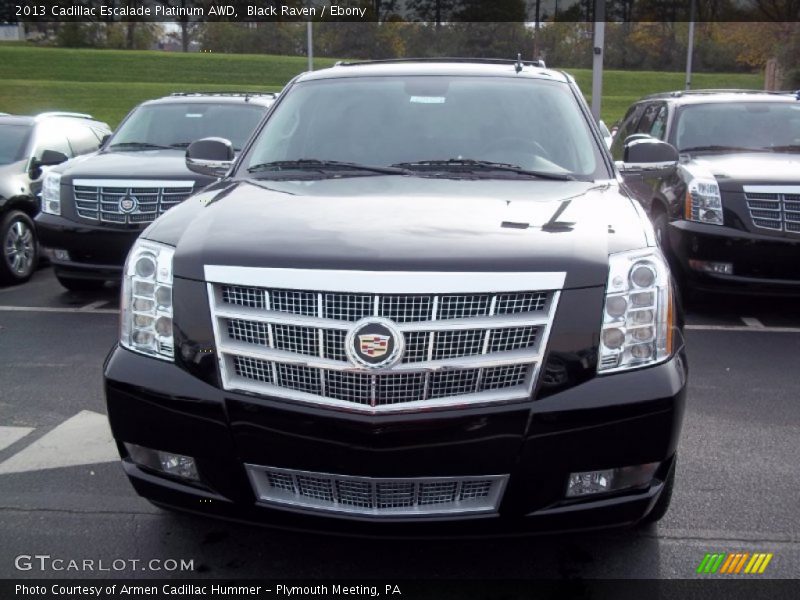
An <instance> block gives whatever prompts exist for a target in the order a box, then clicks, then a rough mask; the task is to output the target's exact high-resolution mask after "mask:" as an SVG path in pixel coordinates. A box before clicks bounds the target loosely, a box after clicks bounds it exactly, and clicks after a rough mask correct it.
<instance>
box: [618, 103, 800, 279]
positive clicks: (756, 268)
mask: <svg viewBox="0 0 800 600" xmlns="http://www.w3.org/2000/svg"><path fill="white" fill-rule="evenodd" d="M631 136H637V137H641V136H652V137H655V138H657V139H660V140H665V141H667V142H669V143H670V144H672V145H673V146H675V147H676V148H677V149H678V151H679V152H680V154H681V159H680V162H679V164H678V167H677V169H671V168H667V169H661V170H650V171H648V170H643V171H640V172H639V173H638V174H636V173H627V174H625V181H626V184H627V185H628V186H629V187H630V188H631V190H632V191H633V193H634V194H635V195H636V197H637V198H639V200H640V202H641V203H642V204H643V205H644V206H645V208H646V209H647V211H648V212H649V214H650V216H651V218H652V220H653V223H654V225H655V229H656V233H657V235H658V236H659V238H660V240H661V243H662V246H663V247H664V249H665V251H666V253H667V254H668V256H669V257H670V258H671V259H672V262H673V263H674V265H675V266H676V267H677V269H678V273H679V274H680V275H682V277H683V279H684V283H685V285H684V288H685V291H687V292H689V293H692V292H694V291H697V290H716V291H730V292H742V293H792V294H800V94H797V93H791V94H790V93H770V92H757V91H745V90H741V91H740V90H698V91H692V92H672V93H665V94H657V95H653V96H648V97H646V98H644V99H642V100H640V101H639V102H637V103H636V104H634V105H633V106H631V108H630V109H629V110H628V112H627V114H626V116H625V119H624V120H623V122H622V125H621V126H620V129H619V132H618V133H617V135H616V137H615V139H614V143H613V145H612V147H611V151H612V154H613V156H614V158H615V159H617V160H621V159H622V160H624V146H625V143H626V141H631Z"/></svg>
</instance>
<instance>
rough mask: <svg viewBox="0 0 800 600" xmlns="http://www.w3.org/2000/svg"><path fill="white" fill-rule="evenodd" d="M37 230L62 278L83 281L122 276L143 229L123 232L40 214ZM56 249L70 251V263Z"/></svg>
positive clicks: (117, 229)
mask: <svg viewBox="0 0 800 600" xmlns="http://www.w3.org/2000/svg"><path fill="white" fill-rule="evenodd" d="M36 229H37V231H38V233H39V239H40V241H41V244H42V246H44V247H45V249H46V252H47V255H48V257H49V258H50V262H51V263H52V264H53V268H54V269H55V271H56V273H57V274H59V275H64V276H67V277H74V278H80V279H115V280H118V279H120V278H121V276H122V267H123V265H124V264H125V258H126V257H127V256H128V251H129V250H130V249H131V246H133V243H134V242H135V241H136V238H138V237H139V234H140V233H141V232H142V228H141V227H138V226H137V227H135V228H131V229H119V228H112V227H104V226H97V225H87V224H84V223H76V222H74V221H70V220H69V219H65V218H64V217H60V216H56V215H49V214H45V213H40V214H39V215H38V216H37V217H36ZM54 249H60V250H66V251H67V252H68V253H69V260H64V259H59V258H56V257H55V255H54V254H53V252H52V251H53V250H54Z"/></svg>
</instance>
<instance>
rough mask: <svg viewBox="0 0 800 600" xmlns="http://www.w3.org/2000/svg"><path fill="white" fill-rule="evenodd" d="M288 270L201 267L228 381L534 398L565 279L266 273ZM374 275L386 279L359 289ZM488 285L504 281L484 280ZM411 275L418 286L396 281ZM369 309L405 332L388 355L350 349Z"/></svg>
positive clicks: (273, 388)
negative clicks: (392, 356)
mask: <svg viewBox="0 0 800 600" xmlns="http://www.w3.org/2000/svg"><path fill="white" fill-rule="evenodd" d="M209 269H210V271H209ZM287 271H289V270H285V269H252V270H251V269H247V268H237V267H206V278H207V279H208V280H209V284H208V291H209V297H210V303H211V312H212V316H213V321H214V332H215V336H216V346H217V354H218V358H219V363H220V371H221V375H222V383H223V387H224V388H225V389H229V390H239V391H244V392H250V393H253V394H256V395H260V396H269V397H271V398H284V399H287V400H291V401H297V402H303V403H311V404H317V405H324V406H328V407H331V408H336V409H341V410H352V411H358V412H370V413H377V412H387V411H414V410H427V409H430V408H436V407H452V406H463V407H468V406H475V405H477V404H484V403H490V402H500V401H514V400H525V399H528V398H529V397H530V394H531V391H532V389H533V386H534V384H535V381H536V377H537V374H538V371H539V365H540V363H541V357H542V354H543V352H544V350H545V346H546V343H547V337H548V334H549V329H550V323H551V321H552V317H553V315H554V314H555V308H556V304H557V301H558V291H557V290H558V289H560V287H561V286H562V285H563V280H564V274H563V273H557V274H551V273H545V274H530V273H522V274H520V273H513V274H498V273H491V274H477V273H473V274H463V273H433V274H429V275H430V276H431V277H429V278H427V280H428V281H429V283H427V284H425V283H423V284H420V282H419V281H417V279H419V278H420V275H419V274H413V273H412V274H409V273H397V274H389V275H393V276H391V277H388V276H387V277H385V278H384V279H382V280H380V281H373V280H374V279H380V278H376V277H372V275H374V274H370V273H367V272H339V273H337V272H331V271H303V270H297V271H294V270H292V271H291V272H290V273H291V276H290V277H289V279H290V281H288V283H292V284H294V285H297V284H302V283H305V284H313V283H317V284H318V283H319V281H320V280H321V279H329V280H331V283H329V286H330V287H334V289H319V288H320V287H322V286H319V285H317V286H315V287H316V288H317V289H299V286H298V288H296V289H292V288H287V287H279V285H270V283H272V281H271V278H270V275H271V274H274V277H273V278H272V279H274V280H275V282H276V283H277V284H284V285H285V284H286V283H287V281H286V278H287ZM384 275H386V274H384ZM462 277H465V278H467V279H468V280H469V281H470V282H471V284H470V286H469V287H467V288H466V289H464V286H463V285H459V283H458V280H459V279H460V278H462ZM248 278H249V279H253V278H255V279H257V280H258V284H255V285H254V284H250V283H249V282H247V283H246V284H245V282H244V280H245V279H248ZM422 278H423V279H426V278H425V277H422ZM237 279H238V280H239V281H237ZM484 279H485V281H484ZM526 280H527V281H526ZM526 282H527V283H528V284H529V286H530V287H528V289H525V288H522V291H512V290H513V288H514V287H515V286H520V285H524V284H525V283H526ZM537 284H538V285H537ZM371 285H372V286H374V287H376V288H379V289H376V291H375V292H372V293H367V292H364V291H363V290H364V289H369V287H370V286H371ZM491 285H493V286H494V287H495V289H497V288H498V287H500V288H501V289H500V290H499V291H493V292H484V291H482V289H485V288H486V287H489V286H491ZM544 285H547V286H548V287H547V288H546V289H531V288H533V287H541V288H543V287H544ZM450 286H452V287H454V288H456V289H454V290H453V293H451V292H450V290H449V289H448V287H450ZM309 287H311V286H309ZM406 287H409V288H414V289H410V290H409V291H410V292H413V293H407V294H399V293H397V292H398V291H399V290H402V289H404V288H406ZM472 287H474V288H475V289H476V291H474V292H473V291H471V289H470V288H472ZM342 288H344V289H348V288H349V289H355V290H357V291H356V292H349V291H342ZM387 288H388V289H387ZM426 288H431V289H429V290H427V289H426ZM426 292H427V293H426ZM370 317H376V318H382V319H388V320H390V321H391V322H392V323H393V324H394V326H395V327H396V329H397V332H398V336H402V338H403V341H404V342H405V343H404V346H405V350H404V352H403V354H402V356H401V357H400V358H399V359H398V360H397V361H396V362H395V363H393V365H392V366H390V367H384V368H369V367H368V366H362V365H358V364H356V363H354V362H351V361H350V360H348V353H347V352H346V344H347V343H348V342H347V339H348V337H347V336H348V332H350V331H351V329H353V328H354V327H356V326H357V325H356V323H357V322H358V321H360V320H362V319H365V318H370ZM351 343H352V342H351Z"/></svg>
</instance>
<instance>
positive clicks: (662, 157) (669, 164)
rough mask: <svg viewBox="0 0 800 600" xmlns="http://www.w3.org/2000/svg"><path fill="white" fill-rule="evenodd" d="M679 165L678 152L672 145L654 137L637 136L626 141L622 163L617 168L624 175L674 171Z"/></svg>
mask: <svg viewBox="0 0 800 600" xmlns="http://www.w3.org/2000/svg"><path fill="white" fill-rule="evenodd" d="M677 164H678V151H677V150H676V149H675V147H674V146H673V145H672V144H668V143H667V142H662V141H661V140H657V139H655V138H653V137H650V136H647V135H642V134H636V135H632V136H630V137H628V138H627V139H626V140H625V146H624V148H623V154H622V162H621V163H619V162H618V163H617V168H619V170H620V171H621V172H623V173H631V172H638V171H658V170H665V169H672V168H675V166H676V165H677Z"/></svg>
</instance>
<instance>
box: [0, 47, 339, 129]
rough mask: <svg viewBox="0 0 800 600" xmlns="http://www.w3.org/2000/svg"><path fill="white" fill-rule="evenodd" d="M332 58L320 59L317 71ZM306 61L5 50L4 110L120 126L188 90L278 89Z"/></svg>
mask: <svg viewBox="0 0 800 600" xmlns="http://www.w3.org/2000/svg"><path fill="white" fill-rule="evenodd" d="M333 62H334V60H332V59H324V58H322V59H315V60H314V66H315V67H316V68H321V67H327V66H330V65H332V64H333ZM306 66H307V62H306V58H305V57H302V56H299V57H295V56H265V55H243V54H199V53H189V54H183V53H178V52H139V51H125V50H74V49H70V48H36V47H29V46H28V47H26V46H17V45H11V46H7V45H5V44H0V81H2V82H3V83H2V86H0V111H3V112H10V113H19V114H35V113H37V112H42V111H44V110H56V109H58V110H72V111H78V112H88V113H91V114H92V115H94V116H95V117H96V118H98V119H100V120H103V121H106V122H107V123H108V124H109V125H111V126H112V127H115V126H116V125H117V124H118V123H119V121H120V120H121V119H122V118H123V117H124V116H125V115H126V114H127V113H128V111H130V109H131V108H133V107H134V106H135V105H136V104H138V103H139V102H141V101H142V100H147V99H149V98H155V97H158V96H163V95H165V94H169V93H170V92H188V91H202V90H209V91H222V90H231V91H243V90H253V91H278V90H280V89H281V88H282V87H283V86H284V85H285V84H286V82H287V81H289V80H290V79H291V78H292V77H294V76H295V75H297V74H298V73H300V72H301V71H304V70H305V69H306Z"/></svg>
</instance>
